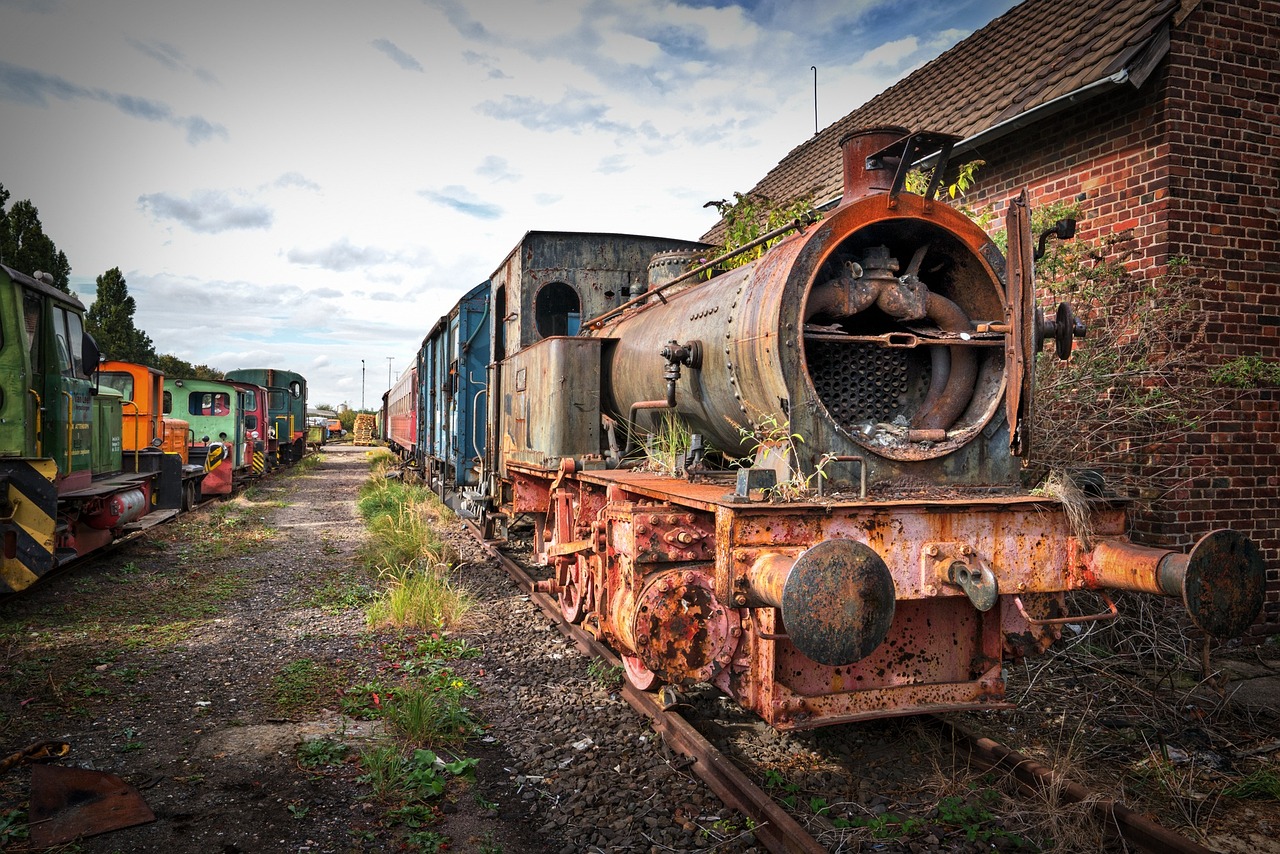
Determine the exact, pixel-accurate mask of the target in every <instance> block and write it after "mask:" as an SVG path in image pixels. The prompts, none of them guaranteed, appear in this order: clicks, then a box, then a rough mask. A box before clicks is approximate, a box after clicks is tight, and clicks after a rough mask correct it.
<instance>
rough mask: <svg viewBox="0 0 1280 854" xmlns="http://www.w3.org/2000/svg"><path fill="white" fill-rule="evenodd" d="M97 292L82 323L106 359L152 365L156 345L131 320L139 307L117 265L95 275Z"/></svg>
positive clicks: (154, 359) (154, 358)
mask: <svg viewBox="0 0 1280 854" xmlns="http://www.w3.org/2000/svg"><path fill="white" fill-rule="evenodd" d="M97 284H98V295H97V297H96V298H95V299H94V301H93V304H92V305H91V306H89V310H88V312H86V313H85V317H84V327H85V331H87V332H88V333H89V334H90V335H92V336H93V338H94V340H95V341H97V342H98V349H99V350H101V351H102V355H103V357H105V358H108V359H117V360H119V361H122V362H136V363H138V364H141V365H152V364H154V363H155V361H156V348H155V345H154V344H152V343H151V338H150V336H148V335H147V333H145V332H143V331H142V330H141V329H138V328H137V327H136V326H134V324H133V314H134V312H135V311H137V309H138V305H137V303H136V302H135V301H134V299H133V297H131V296H129V286H128V285H127V284H126V282H125V279H124V275H123V274H122V273H121V272H120V268H119V267H112V268H111V269H110V270H108V271H107V272H105V273H103V274H102V275H101V276H99V277H98V280H97Z"/></svg>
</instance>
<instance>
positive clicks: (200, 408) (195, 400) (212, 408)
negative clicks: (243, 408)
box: [187, 391, 231, 415]
mask: <svg viewBox="0 0 1280 854" xmlns="http://www.w3.org/2000/svg"><path fill="white" fill-rule="evenodd" d="M187 412H189V413H190V414H192V415H227V414H229V413H230V412H231V396H230V395H229V394H227V393H226V392H221V391H220V392H210V391H204V392H201V391H193V392H191V395H190V396H189V397H188V398H187Z"/></svg>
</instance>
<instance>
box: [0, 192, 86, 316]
mask: <svg viewBox="0 0 1280 854" xmlns="http://www.w3.org/2000/svg"><path fill="white" fill-rule="evenodd" d="M8 200H9V191H8V190H6V189H5V188H4V185H3V184H0V261H3V262H4V263H5V264H7V265H9V266H10V267H12V268H14V269H15V270H18V271H20V272H23V273H26V274H27V275H29V276H31V275H35V273H36V271H37V270H39V271H40V272H43V273H49V274H50V275H52V276H53V286H54V287H55V288H57V289H58V290H60V291H65V292H66V293H71V287H70V282H71V264H70V262H69V261H67V256H66V254H65V253H63V252H60V251H58V247H57V246H55V245H54V243H53V241H52V240H50V239H49V237H48V236H47V235H46V234H45V233H44V228H43V227H42V226H41V225H40V212H39V211H38V210H36V206H35V205H33V204H31V201H30V200H29V199H24V200H23V201H21V202H15V203H14V205H13V207H12V208H10V209H9V210H8V211H6V210H5V209H4V205H5V203H6V202H7V201H8Z"/></svg>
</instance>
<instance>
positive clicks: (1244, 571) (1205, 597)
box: [1182, 530, 1267, 638]
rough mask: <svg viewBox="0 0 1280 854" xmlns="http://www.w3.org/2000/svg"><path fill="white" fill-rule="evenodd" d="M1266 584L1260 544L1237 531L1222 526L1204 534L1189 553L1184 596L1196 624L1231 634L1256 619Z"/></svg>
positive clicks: (1217, 634)
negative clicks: (1223, 528)
mask: <svg viewBox="0 0 1280 854" xmlns="http://www.w3.org/2000/svg"><path fill="white" fill-rule="evenodd" d="M1266 586H1267V569H1266V565H1265V564H1264V563H1263V560H1262V553H1261V552H1260V551H1259V550H1258V547H1257V546H1256V545H1254V543H1253V541H1252V540H1250V539H1249V538H1248V537H1246V536H1244V535H1243V534H1241V533H1240V532H1239V531H1231V530H1220V531H1213V532H1212V533H1210V534H1207V535H1205V536H1204V537H1203V538H1202V539H1201V540H1200V542H1198V543H1196V545H1195V548H1193V549H1192V550H1191V554H1190V555H1188V556H1187V572H1186V575H1185V576H1183V579H1182V598H1183V601H1184V602H1185V603H1186V606H1187V611H1188V612H1189V613H1190V614H1191V619H1192V620H1193V621H1194V622H1195V624H1196V625H1197V626H1199V627H1200V628H1202V629H1204V630H1205V631H1206V632H1208V633H1209V634H1211V635H1213V636H1214V637H1219V638H1233V637H1238V636H1239V635H1242V634H1244V632H1245V629H1247V628H1249V626H1251V625H1253V621H1254V620H1256V619H1257V618H1258V612H1259V611H1260V610H1262V598H1263V595H1264V593H1265V591H1266Z"/></svg>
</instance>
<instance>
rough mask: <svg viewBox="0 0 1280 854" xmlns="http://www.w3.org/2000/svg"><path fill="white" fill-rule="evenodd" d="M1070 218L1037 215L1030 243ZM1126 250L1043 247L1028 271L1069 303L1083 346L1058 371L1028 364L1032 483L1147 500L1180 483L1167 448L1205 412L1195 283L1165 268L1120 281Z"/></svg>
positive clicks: (1180, 470) (1066, 208) (1065, 213)
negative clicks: (1071, 482)
mask: <svg viewBox="0 0 1280 854" xmlns="http://www.w3.org/2000/svg"><path fill="white" fill-rule="evenodd" d="M1080 214H1081V211H1080V209H1079V207H1078V206H1076V205H1065V204H1058V205H1047V206H1041V207H1040V208H1038V209H1037V210H1036V211H1035V212H1034V214H1033V223H1032V229H1033V233H1036V234H1038V233H1040V232H1041V231H1043V230H1045V229H1047V228H1049V227H1050V226H1051V225H1052V224H1053V223H1054V222H1055V221H1057V220H1058V219H1060V218H1063V217H1079V216H1080ZM1129 239H1130V237H1129V236H1128V235H1126V234H1119V235H1115V236H1112V237H1109V238H1107V239H1104V240H1083V239H1080V238H1076V239H1073V240H1069V241H1051V242H1050V243H1049V244H1048V246H1049V248H1048V251H1047V252H1046V253H1045V255H1044V257H1043V258H1041V259H1040V261H1039V262H1038V264H1037V267H1036V271H1037V276H1038V282H1037V284H1038V287H1039V288H1040V289H1041V290H1042V291H1048V292H1050V293H1052V294H1054V296H1055V298H1060V299H1063V300H1065V301H1067V302H1069V303H1071V304H1072V306H1073V307H1074V310H1075V312H1076V314H1077V315H1078V316H1080V317H1082V318H1083V319H1084V320H1085V322H1086V324H1087V326H1088V338H1087V340H1086V341H1084V342H1081V346H1078V347H1076V348H1075V349H1074V350H1073V352H1072V356H1071V359H1070V360H1069V361H1065V362H1064V361H1062V360H1060V359H1058V358H1057V356H1056V354H1054V353H1050V352H1045V353H1042V354H1041V355H1040V357H1039V358H1038V359H1037V362H1036V371H1037V374H1036V383H1037V389H1036V396H1035V405H1036V409H1037V413H1038V414H1037V417H1036V418H1035V419H1034V421H1033V425H1032V429H1033V431H1034V432H1033V436H1032V455H1033V459H1034V461H1035V463H1036V466H1037V468H1038V470H1039V471H1040V472H1041V474H1043V473H1044V472H1046V471H1048V470H1059V471H1063V472H1067V473H1069V474H1076V473H1079V472H1081V471H1084V470H1090V469H1091V470H1098V471H1101V472H1103V473H1105V475H1106V479H1107V483H1108V486H1109V487H1110V488H1112V489H1114V490H1116V491H1118V492H1120V493H1122V494H1128V495H1131V496H1141V497H1146V498H1154V497H1158V496H1159V495H1161V494H1163V493H1164V492H1166V491H1167V490H1168V489H1170V488H1172V487H1173V486H1174V485H1176V484H1177V483H1178V482H1180V481H1181V480H1183V479H1184V478H1186V477H1188V476H1189V475H1190V470H1189V469H1188V468H1187V464H1186V461H1185V460H1184V459H1182V458H1181V457H1179V456H1177V455H1175V454H1173V453H1172V452H1173V450H1174V448H1173V445H1172V443H1174V442H1176V441H1177V440H1179V439H1181V438H1182V436H1184V435H1185V434H1186V433H1188V432H1190V431H1193V430H1196V429H1198V428H1199V427H1201V426H1202V425H1203V424H1204V423H1205V421H1206V420H1207V419H1209V418H1211V417H1212V416H1213V413H1214V410H1215V402H1214V398H1213V395H1212V387H1211V384H1210V383H1209V381H1208V371H1207V367H1206V365H1205V363H1204V359H1203V353H1204V350H1205V347H1204V345H1205V333H1204V326H1205V318H1204V314H1203V312H1202V311H1201V308H1200V305H1201V302H1200V301H1201V298H1202V296H1203V285H1202V280H1201V277H1200V274H1199V273H1198V271H1196V270H1194V269H1193V268H1192V266H1191V265H1190V263H1189V262H1188V261H1187V260H1186V259H1183V258H1173V259H1170V261H1169V263H1168V265H1167V271H1166V272H1165V274H1164V275H1162V276H1159V277H1148V278H1137V277H1134V276H1131V275H1130V274H1129V272H1128V270H1127V268H1126V266H1125V261H1126V260H1127V259H1128V257H1129V255H1130V254H1131V252H1132V251H1133V250H1132V249H1131V248H1129V247H1128V245H1127V242H1128V241H1129ZM1048 349H1052V348H1046V350H1048Z"/></svg>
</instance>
